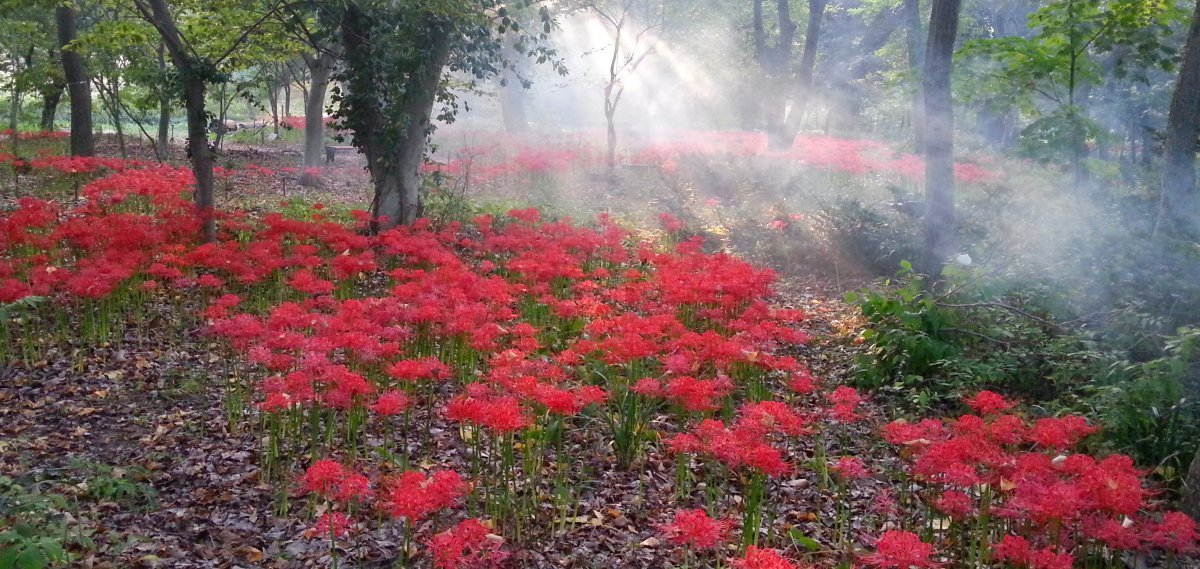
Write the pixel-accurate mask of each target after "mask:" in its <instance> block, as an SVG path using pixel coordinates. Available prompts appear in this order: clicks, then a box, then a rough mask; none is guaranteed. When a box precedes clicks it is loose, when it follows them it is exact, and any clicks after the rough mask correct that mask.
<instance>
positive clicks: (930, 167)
mask: <svg viewBox="0 0 1200 569" xmlns="http://www.w3.org/2000/svg"><path fill="white" fill-rule="evenodd" d="M961 8H962V2H961V0H934V2H933V14H932V17H931V18H930V22H929V43H928V44H927V48H926V51H925V77H924V83H923V88H924V94H925V127H926V130H925V226H924V248H923V251H922V257H923V258H922V259H921V261H920V267H919V268H920V270H921V271H922V272H924V273H926V274H930V275H937V274H938V273H939V272H940V268H941V264H942V262H943V261H944V260H945V259H946V258H947V257H949V256H950V254H951V253H952V252H953V248H954V106H953V100H952V97H951V92H950V71H951V68H952V66H953V55H954V40H955V36H956V35H957V33H958V15H959V11H960V9H961Z"/></svg>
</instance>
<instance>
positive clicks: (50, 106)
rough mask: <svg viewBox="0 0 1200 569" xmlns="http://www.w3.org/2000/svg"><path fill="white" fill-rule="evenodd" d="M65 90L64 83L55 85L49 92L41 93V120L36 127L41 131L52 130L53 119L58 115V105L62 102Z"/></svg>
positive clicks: (65, 85)
mask: <svg viewBox="0 0 1200 569" xmlns="http://www.w3.org/2000/svg"><path fill="white" fill-rule="evenodd" d="M66 88H67V84H66V83H65V82H64V83H55V84H53V85H51V86H50V88H49V90H47V91H43V92H42V120H41V122H40V124H39V125H38V126H39V128H41V129H42V130H54V117H55V115H57V114H58V103H59V101H61V100H62V94H63V91H64V90H66Z"/></svg>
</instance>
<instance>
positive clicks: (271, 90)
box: [263, 85, 279, 136]
mask: <svg viewBox="0 0 1200 569" xmlns="http://www.w3.org/2000/svg"><path fill="white" fill-rule="evenodd" d="M267 101H269V102H270V103H271V122H272V124H274V125H275V129H274V131H273V132H274V133H275V136H279V91H278V90H276V88H275V85H270V86H268V87H267ZM263 130H266V129H263Z"/></svg>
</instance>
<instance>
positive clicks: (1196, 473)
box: [1179, 448, 1200, 520]
mask: <svg viewBox="0 0 1200 569" xmlns="http://www.w3.org/2000/svg"><path fill="white" fill-rule="evenodd" d="M1179 510H1180V511H1182V512H1183V513H1185V514H1187V515H1189V516H1191V517H1192V519H1193V520H1200V448H1197V449H1196V458H1193V459H1192V466H1191V468H1189V469H1188V473H1187V478H1186V479H1185V480H1184V489H1183V499H1182V500H1181V501H1180V504H1179Z"/></svg>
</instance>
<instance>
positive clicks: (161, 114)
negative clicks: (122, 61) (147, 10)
mask: <svg viewBox="0 0 1200 569" xmlns="http://www.w3.org/2000/svg"><path fill="white" fill-rule="evenodd" d="M165 51H166V47H164V46H163V44H162V43H161V42H160V43H159V44H158V72H159V75H160V77H163V78H165V77H166V75H167V60H166V57H165V55H166V54H165V53H164V52H165ZM155 145H157V146H158V152H157V154H158V155H159V156H162V157H163V158H164V159H165V158H169V157H170V156H171V153H170V146H171V97H170V94H169V93H168V92H167V88H166V86H164V85H161V84H160V85H159V86H158V140H157V141H156V142H155Z"/></svg>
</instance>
